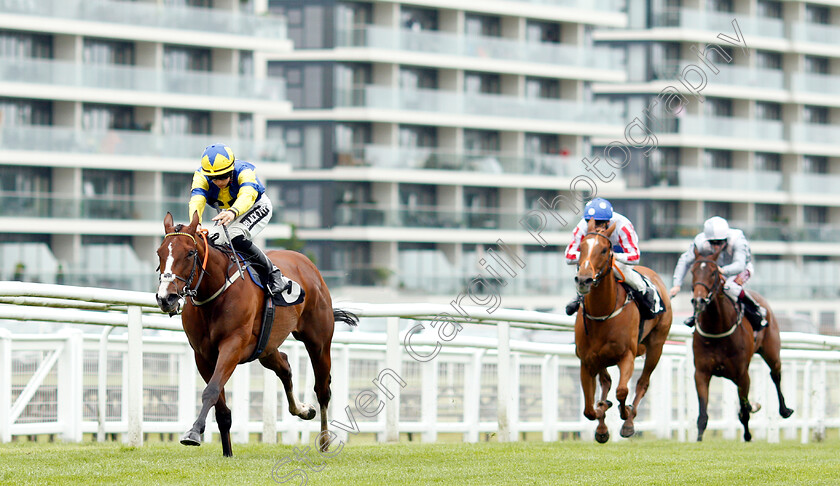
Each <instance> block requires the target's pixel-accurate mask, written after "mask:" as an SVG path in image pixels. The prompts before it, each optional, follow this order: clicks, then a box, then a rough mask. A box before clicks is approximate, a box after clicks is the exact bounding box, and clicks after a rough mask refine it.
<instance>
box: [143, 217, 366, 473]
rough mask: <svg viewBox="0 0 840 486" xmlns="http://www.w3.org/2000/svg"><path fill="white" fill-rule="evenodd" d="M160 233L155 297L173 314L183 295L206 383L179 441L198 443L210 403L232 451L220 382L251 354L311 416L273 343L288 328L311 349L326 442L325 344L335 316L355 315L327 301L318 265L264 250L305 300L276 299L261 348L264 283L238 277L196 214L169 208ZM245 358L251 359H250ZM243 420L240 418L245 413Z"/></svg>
mask: <svg viewBox="0 0 840 486" xmlns="http://www.w3.org/2000/svg"><path fill="white" fill-rule="evenodd" d="M163 227H164V230H165V235H164V237H163V242H162V243H161V245H160V248H158V250H157V254H158V257H159V258H160V269H161V274H160V287H159V288H158V292H157V296H156V297H157V303H158V306H159V307H160V308H161V310H162V311H164V312H168V313H170V315H171V314H174V313H175V312H177V311H178V308H179V306H180V304H179V301H180V299H181V298H184V300H185V305H184V309H183V313H182V314H181V322H182V324H183V326H184V332H185V333H186V334H187V339H188V340H189V343H190V346H192V348H193V351H194V353H195V364H196V366H197V367H198V372H199V373H200V374H201V377H202V378H203V379H204V381H205V382H206V383H207V387H206V388H205V389H204V391H203V392H202V394H201V411H200V412H199V414H198V418H197V419H196V421H195V423H194V424H193V426H192V428H191V429H190V430H188V431H187V432H186V433H185V434H184V435H183V437H182V438H181V443H182V444H184V445H193V446H198V445H201V435H200V434H202V433H203V432H204V425H205V420H206V418H207V413H208V412H209V411H210V407H213V406H215V408H216V422H217V423H218V425H219V433H220V435H221V439H222V453H223V455H224V456H226V457H230V456H233V452H232V450H231V446H230V426H231V413H230V409H229V408H228V407H227V405H226V404H225V390H224V387H225V383H226V382H227V381H228V379H229V378H230V376H231V374H232V373H233V370H234V368H236V365H237V364H240V363H244V362H247V361H249V360H250V359H253V358H257V359H259V361H260V364H262V365H263V366H264V367H266V368H268V369H270V370H272V371H274V373H275V374H277V376H278V377H279V378H280V380H281V381H282V382H283V386H284V388H285V389H286V398H287V399H288V401H289V413H291V414H292V415H296V416H298V417H300V418H302V419H304V420H311V419H312V418H313V417H315V407H313V406H312V405H309V404H306V403H299V402H298V401H297V398H296V397H295V394H294V392H293V390H292V371H291V368H290V367H289V361H288V357H287V356H286V353H283V352H280V351H279V350H278V349H277V348H278V347H280V345H281V344H282V343H283V341H285V339H286V337H287V336H288V335H289V333H291V334H292V335H293V336H294V337H295V339H297V340H298V341H302V342H303V343H304V345H305V346H306V351H307V352H308V353H309V359H310V361H311V363H312V369H313V371H314V375H315V395H316V396H317V398H318V404H319V405H320V407H321V432H320V434H319V436H318V442H319V447H320V448H321V450H322V451H326V450H327V449H328V447H329V442H330V440H329V432H328V431H327V407H328V405H329V401H330V344H331V342H332V336H333V328H334V325H335V322H336V321H341V322H345V323H347V324H349V325H351V326H353V325H356V324H357V323H358V318H357V317H356V316H355V315H353V314H352V313H349V312H346V311H342V310H338V309H335V310H334V309H333V307H332V299H331V297H330V292H329V290H328V289H327V285H326V284H325V283H324V279H323V278H322V277H321V274H320V272H318V269H317V268H316V267H315V265H314V264H312V262H311V261H309V259H308V258H306V257H305V256H304V255H302V254H300V253H298V252H294V251H285V250H284V251H271V252H268V256H269V258H271V260H272V261H273V262H274V263H275V264H276V265H277V266H278V267H279V268H280V269H281V270H282V271H283V274H284V275H286V276H288V277H289V278H291V279H293V280H295V281H296V282H298V283H299V284H300V286H301V287H302V288H303V289H304V291H305V293H306V296H305V299H304V301H303V302H302V303H301V304H299V305H295V306H289V307H275V314H274V320H273V325H272V327H271V333H270V335H268V342H267V344H265V343H263V346H264V348H263V349H264V351H262V353H260V354H259V355H258V356H253V354H255V350H257V349H259V348H258V346H259V343H258V337H259V335H260V330H261V327H262V316H263V305H264V302H265V297H264V294H263V291H262V290H261V289H260V288H259V287H257V286H256V285H254V284H253V283H250V282H249V281H248V279H247V278H240V277H241V272H242V271H241V269H240V267H239V263H237V262H235V261H234V258H235V257H234V256H232V253H231V252H227V253H226V252H223V251H222V250H220V249H219V248H217V247H214V246H212V245H210V244H208V242H207V239H206V232H205V231H204V230H202V231H198V230H197V228H198V215H197V214H194V215H193V219H192V222H190V224H189V225H187V226H184V225H181V224H179V225H177V226H176V225H174V224H173V221H172V215H171V214H170V213H166V217H165V218H164V220H163ZM249 358H250V359H249ZM243 420H244V419H243Z"/></svg>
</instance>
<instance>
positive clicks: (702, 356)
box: [691, 247, 793, 442]
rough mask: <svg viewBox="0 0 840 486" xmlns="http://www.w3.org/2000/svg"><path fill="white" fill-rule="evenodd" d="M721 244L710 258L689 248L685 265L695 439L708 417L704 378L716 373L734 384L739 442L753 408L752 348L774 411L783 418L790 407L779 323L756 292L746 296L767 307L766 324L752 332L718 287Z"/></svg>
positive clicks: (720, 282)
mask: <svg viewBox="0 0 840 486" xmlns="http://www.w3.org/2000/svg"><path fill="white" fill-rule="evenodd" d="M721 250H723V247H721V248H719V249H718V250H717V251H715V253H714V254H712V255H711V256H707V257H703V256H701V255H700V252H698V251H697V249H695V250H694V257H695V260H694V264H693V265H692V266H691V277H692V282H691V288H692V298H691V304H692V306H693V307H694V317H695V320H694V321H695V324H694V339H693V342H694V344H693V350H694V385H695V387H696V388H697V400H698V402H700V413H699V415H698V416H697V441H698V442H699V441H701V440H703V432H705V430H706V425H707V423H708V421H709V415H708V413H707V411H706V406H707V404H708V403H709V380H711V378H712V376H722V377H724V378H727V379H729V380H730V381H732V382H733V383H735V385H737V386H738V399H739V403H740V410H739V412H738V418H739V419H740V420H741V424H743V426H744V440H745V441H747V442H749V441H750V440H751V439H752V434H750V429H749V422H750V413H753V412H757V411H758V410H759V408H760V405H759V406H758V407H756V408H754V407H753V406H752V404H751V403H750V401H749V398H748V396H747V395H748V394H749V391H750V373H749V368H750V360H751V359H752V356H753V354H755V353H756V352H758V354H760V355H761V357H762V358H764V361H765V362H766V363H767V366H769V367H770V377H771V378H772V379H773V384H774V385H776V394H777V395H778V397H779V415H781V416H782V417H783V418H788V417H790V415H791V414H792V413H793V410H792V409H790V408H787V406H785V397H784V396H782V388H781V382H782V361H781V359H780V358H779V351H780V350H781V347H782V343H781V339H780V338H779V323H778V322H776V316H775V314H773V311H772V310H771V309H770V306H769V305H767V302H766V301H765V300H764V298H763V297H761V296H760V295H758V294H757V293H756V292H752V291H751V292H750V295H752V297H753V298H754V299H755V300H756V302H758V303H759V304H760V305H761V306H762V307H763V308H765V309H766V310H767V326H766V327H764V328H763V329H761V330H760V331H758V332H757V333H756V334H755V336H754V335H753V328H752V325H750V323H749V321H748V320H747V318H746V316H744V314H743V312H740V311H739V310H738V309H737V308H736V306H735V303H734V302H732V299H730V298H729V297H727V296H726V294H725V292H724V291H723V285H724V277H723V275H722V274H721V273H720V268H719V267H718V265H717V263H715V262H717V258H718V255H719V254H720V252H721Z"/></svg>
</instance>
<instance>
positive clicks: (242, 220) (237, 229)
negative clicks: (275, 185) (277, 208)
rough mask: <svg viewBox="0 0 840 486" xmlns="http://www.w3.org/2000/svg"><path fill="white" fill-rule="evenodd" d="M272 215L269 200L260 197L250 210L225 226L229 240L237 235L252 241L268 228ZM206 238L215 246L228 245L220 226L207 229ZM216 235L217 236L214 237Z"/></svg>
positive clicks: (266, 197) (263, 196) (265, 197)
mask: <svg viewBox="0 0 840 486" xmlns="http://www.w3.org/2000/svg"><path fill="white" fill-rule="evenodd" d="M273 213H274V208H273V206H272V205H271V200H270V199H269V198H268V196H266V195H265V194H263V195H262V197H261V198H260V200H259V201H257V202H255V203H254V205H253V206H251V209H249V210H247V211H245V213H244V214H240V215H239V216H237V217H236V218H234V220H233V221H231V222H230V224H229V225H228V226H227V230H228V233H229V234H230V238H231V239H234V238H236V237H237V236H239V235H242V236H244V237H245V239H248V240H253V239H254V237H256V236H257V235H258V234H260V232H261V231H262V230H264V229H265V227H266V226H268V222H269V221H270V220H271V215H272V214H273ZM207 232H208V235H207V236H208V238H210V239H212V240H213V241H215V242H216V244H227V243H229V242H228V240H227V237H225V231H224V230H223V229H222V226H221V225H214V226H210V227H209V228H207ZM214 235H217V236H214Z"/></svg>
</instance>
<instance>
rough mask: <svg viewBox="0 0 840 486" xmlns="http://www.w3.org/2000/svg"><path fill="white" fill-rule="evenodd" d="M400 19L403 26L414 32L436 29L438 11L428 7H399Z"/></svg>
mask: <svg viewBox="0 0 840 486" xmlns="http://www.w3.org/2000/svg"><path fill="white" fill-rule="evenodd" d="M400 21H401V22H402V25H403V27H404V28H406V29H408V30H413V31H415V32H417V31H421V30H438V28H439V27H438V12H437V10H434V9H430V8H417V7H406V6H405V5H402V6H401V7H400Z"/></svg>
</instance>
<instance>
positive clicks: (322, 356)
mask: <svg viewBox="0 0 840 486" xmlns="http://www.w3.org/2000/svg"><path fill="white" fill-rule="evenodd" d="M304 344H305V345H306V351H307V352H309V360H310V361H311V362H312V370H313V371H314V373H315V396H316V397H318V405H320V406H321V432H320V434H318V447H320V449H321V451H322V452H326V451H327V449H328V448H329V445H330V437H329V432H328V431H327V418H328V415H327V409H328V407H329V404H330V380H331V378H330V368H331V366H332V361H331V360H330V341H329V340H327V341H326V342H325V343H319V342H316V341H313V340H312V339H305V340H304Z"/></svg>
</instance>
